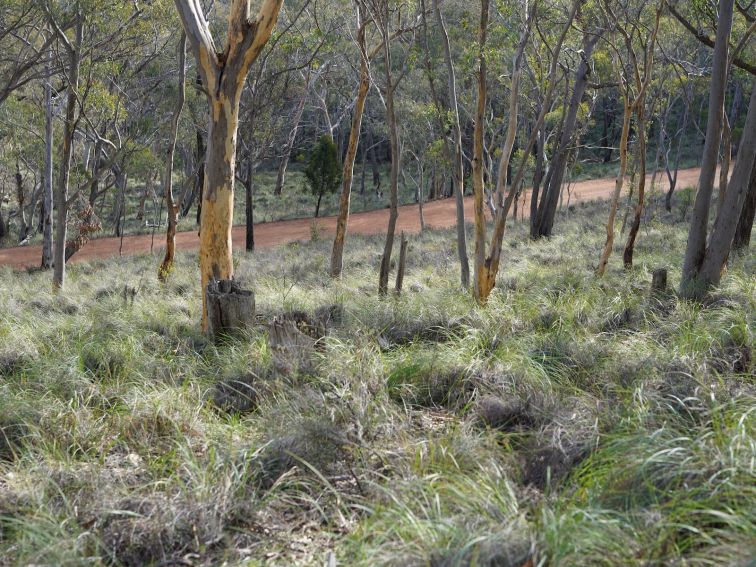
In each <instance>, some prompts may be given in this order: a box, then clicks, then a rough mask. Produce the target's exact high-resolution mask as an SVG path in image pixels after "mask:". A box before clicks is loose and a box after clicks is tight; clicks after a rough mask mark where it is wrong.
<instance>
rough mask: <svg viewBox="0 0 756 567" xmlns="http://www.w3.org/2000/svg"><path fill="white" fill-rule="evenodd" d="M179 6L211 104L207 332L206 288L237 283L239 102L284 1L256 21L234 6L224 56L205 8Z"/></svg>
mask: <svg viewBox="0 0 756 567" xmlns="http://www.w3.org/2000/svg"><path fill="white" fill-rule="evenodd" d="M175 3H176V7H177V9H178V12H179V17H180V19H181V23H182V26H183V28H184V31H185V32H186V35H187V40H188V42H189V45H190V47H191V49H192V53H193V54H194V57H195V59H196V61H197V66H198V68H199V72H200V76H201V78H202V82H203V84H204V85H205V87H206V89H207V96H208V101H209V105H210V124H209V127H208V142H207V154H206V156H207V157H206V160H205V182H204V187H203V191H202V201H201V202H202V213H201V219H200V252H199V261H200V282H201V285H202V329H203V330H204V331H207V329H208V325H207V295H206V293H205V290H206V289H207V284H208V283H209V282H210V281H211V280H228V279H232V278H233V273H234V265H233V258H232V255H231V229H232V224H233V210H234V170H235V168H236V134H237V128H238V123H239V100H240V98H241V93H242V89H243V88H244V83H245V82H246V79H247V73H248V71H249V68H250V66H251V65H252V63H253V62H254V61H255V60H256V59H257V57H258V56H259V54H260V52H261V51H262V49H263V47H264V46H265V44H266V43H267V41H268V39H269V38H270V35H271V33H272V31H273V27H274V26H275V25H276V21H277V20H278V13H279V11H280V9H281V4H282V0H263V1H262V3H261V4H260V7H259V11H258V13H257V15H256V16H255V17H252V16H251V14H250V13H249V11H250V6H249V3H248V2H245V1H243V0H234V1H232V2H231V4H230V6H229V14H228V20H227V22H228V30H227V34H226V38H227V39H226V45H225V48H224V49H223V50H222V51H218V50H217V49H216V47H215V45H214V43H213V40H212V35H211V32H210V28H209V27H208V22H207V19H206V18H205V16H204V14H203V13H202V9H201V6H200V5H199V4H198V3H196V2H190V1H189V0H175Z"/></svg>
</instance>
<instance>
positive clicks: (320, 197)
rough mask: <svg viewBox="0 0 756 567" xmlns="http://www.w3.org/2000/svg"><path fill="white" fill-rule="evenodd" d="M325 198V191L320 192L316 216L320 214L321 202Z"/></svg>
mask: <svg viewBox="0 0 756 567" xmlns="http://www.w3.org/2000/svg"><path fill="white" fill-rule="evenodd" d="M322 200H323V193H320V194H318V204H317V205H315V218H318V215H319V214H320V202H321V201H322Z"/></svg>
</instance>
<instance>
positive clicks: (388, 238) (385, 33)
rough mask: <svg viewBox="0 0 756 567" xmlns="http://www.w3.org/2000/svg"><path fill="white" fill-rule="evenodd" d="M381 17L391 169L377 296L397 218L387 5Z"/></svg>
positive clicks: (384, 284)
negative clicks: (388, 204)
mask: <svg viewBox="0 0 756 567" xmlns="http://www.w3.org/2000/svg"><path fill="white" fill-rule="evenodd" d="M384 9H385V12H384V14H383V17H384V18H385V20H384V22H383V26H384V29H383V30H382V40H383V54H384V64H385V76H386V96H385V98H386V123H387V124H388V130H389V144H390V148H391V169H390V171H389V192H390V204H391V208H390V211H389V221H388V227H387V229H386V243H385V245H384V247H383V257H382V258H381V270H380V274H379V276H378V294H379V295H386V294H387V293H388V278H389V271H390V268H391V252H392V250H393V248H394V233H395V232H396V220H397V218H398V216H399V211H398V205H399V167H400V164H399V159H400V155H399V131H398V128H397V125H396V114H395V111H394V81H393V76H392V72H391V38H390V37H389V33H388V26H389V15H388V3H386V5H385V8H384Z"/></svg>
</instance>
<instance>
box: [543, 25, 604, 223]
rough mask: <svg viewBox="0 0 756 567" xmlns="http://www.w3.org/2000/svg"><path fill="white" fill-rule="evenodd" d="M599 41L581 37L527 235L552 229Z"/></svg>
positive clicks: (590, 35)
mask: <svg viewBox="0 0 756 567" xmlns="http://www.w3.org/2000/svg"><path fill="white" fill-rule="evenodd" d="M599 38H600V35H599V34H597V33H594V32H591V33H589V32H585V35H584V36H583V49H582V51H583V53H582V54H581V58H580V63H579V64H578V68H577V70H576V71H575V84H574V86H573V88H572V96H571V98H570V104H569V107H568V109H567V114H566V117H565V122H564V127H563V128H562V134H561V138H560V140H559V148H558V150H557V152H556V154H555V155H554V158H553V159H552V162H551V172H552V173H551V178H550V181H549V184H548V186H546V187H544V189H543V191H544V195H543V197H542V199H541V203H540V206H539V208H538V214H537V219H536V231H535V233H534V234H531V236H532V237H533V238H540V237H542V236H546V237H548V236H551V233H552V230H553V228H554V216H555V215H556V210H557V204H558V202H559V195H560V193H561V190H562V182H563V181H564V173H565V170H566V168H567V162H568V159H569V156H570V151H571V148H572V145H573V141H574V138H575V131H576V127H577V118H578V111H579V110H580V103H581V101H582V100H583V95H584V94H585V89H586V88H587V86H588V74H589V73H590V64H589V61H590V59H591V56H592V55H593V49H594V48H595V47H596V44H597V43H598V40H599Z"/></svg>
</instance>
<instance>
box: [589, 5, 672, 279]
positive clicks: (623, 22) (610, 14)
mask: <svg viewBox="0 0 756 567" xmlns="http://www.w3.org/2000/svg"><path fill="white" fill-rule="evenodd" d="M649 5H650V3H649V2H646V1H641V2H638V3H637V4H636V5H634V6H631V5H625V4H618V5H612V1H611V0H604V2H603V4H602V8H603V10H604V17H605V21H606V22H607V24H608V25H613V29H612V30H611V31H612V32H613V34H616V35H617V36H618V37H619V40H620V41H619V44H618V45H617V44H615V43H614V42H613V41H612V40H611V39H610V38H609V37H608V35H609V34H607V37H606V38H605V41H606V43H607V44H608V45H609V46H610V48H611V50H612V52H613V55H614V60H615V68H616V73H617V80H618V84H619V85H620V92H621V93H622V100H623V113H622V133H621V134H620V146H619V152H620V166H619V172H618V173H617V179H616V181H615V185H614V192H613V193H612V198H611V202H610V205H609V219H608V221H607V223H606V241H605V242H604V248H603V250H602V252H601V257H600V259H599V264H598V268H597V269H596V274H597V275H598V276H603V275H604V272H605V270H606V265H607V263H608V262H609V256H610V255H611V253H612V247H613V245H614V219H615V216H616V214H617V205H618V203H619V198H620V193H621V192H622V185H623V183H624V180H625V173H626V168H627V151H628V137H629V134H630V123H631V120H632V117H633V116H635V121H636V136H637V138H638V146H639V150H638V151H639V165H640V173H639V175H638V179H639V181H638V205H637V206H636V207H635V214H634V217H633V223H632V225H631V228H630V234H629V235H628V239H627V245H626V247H625V254H624V263H625V268H630V267H632V262H633V249H634V244H635V239H636V236H637V234H638V229H639V227H640V220H641V213H642V212H643V204H644V194H645V184H646V114H645V113H646V95H647V92H648V87H649V84H650V83H651V80H652V78H653V61H654V53H655V49H656V35H657V33H658V31H659V23H660V21H661V14H662V10H663V7H664V2H663V1H662V2H659V4H658V5H657V6H656V7H655V10H654V11H653V13H652V15H651V16H650V17H651V24H650V25H649V24H648V22H647V21H644V20H647V19H648V18H649V16H647V14H646V13H647V11H648V8H649ZM620 10H621V11H620Z"/></svg>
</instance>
